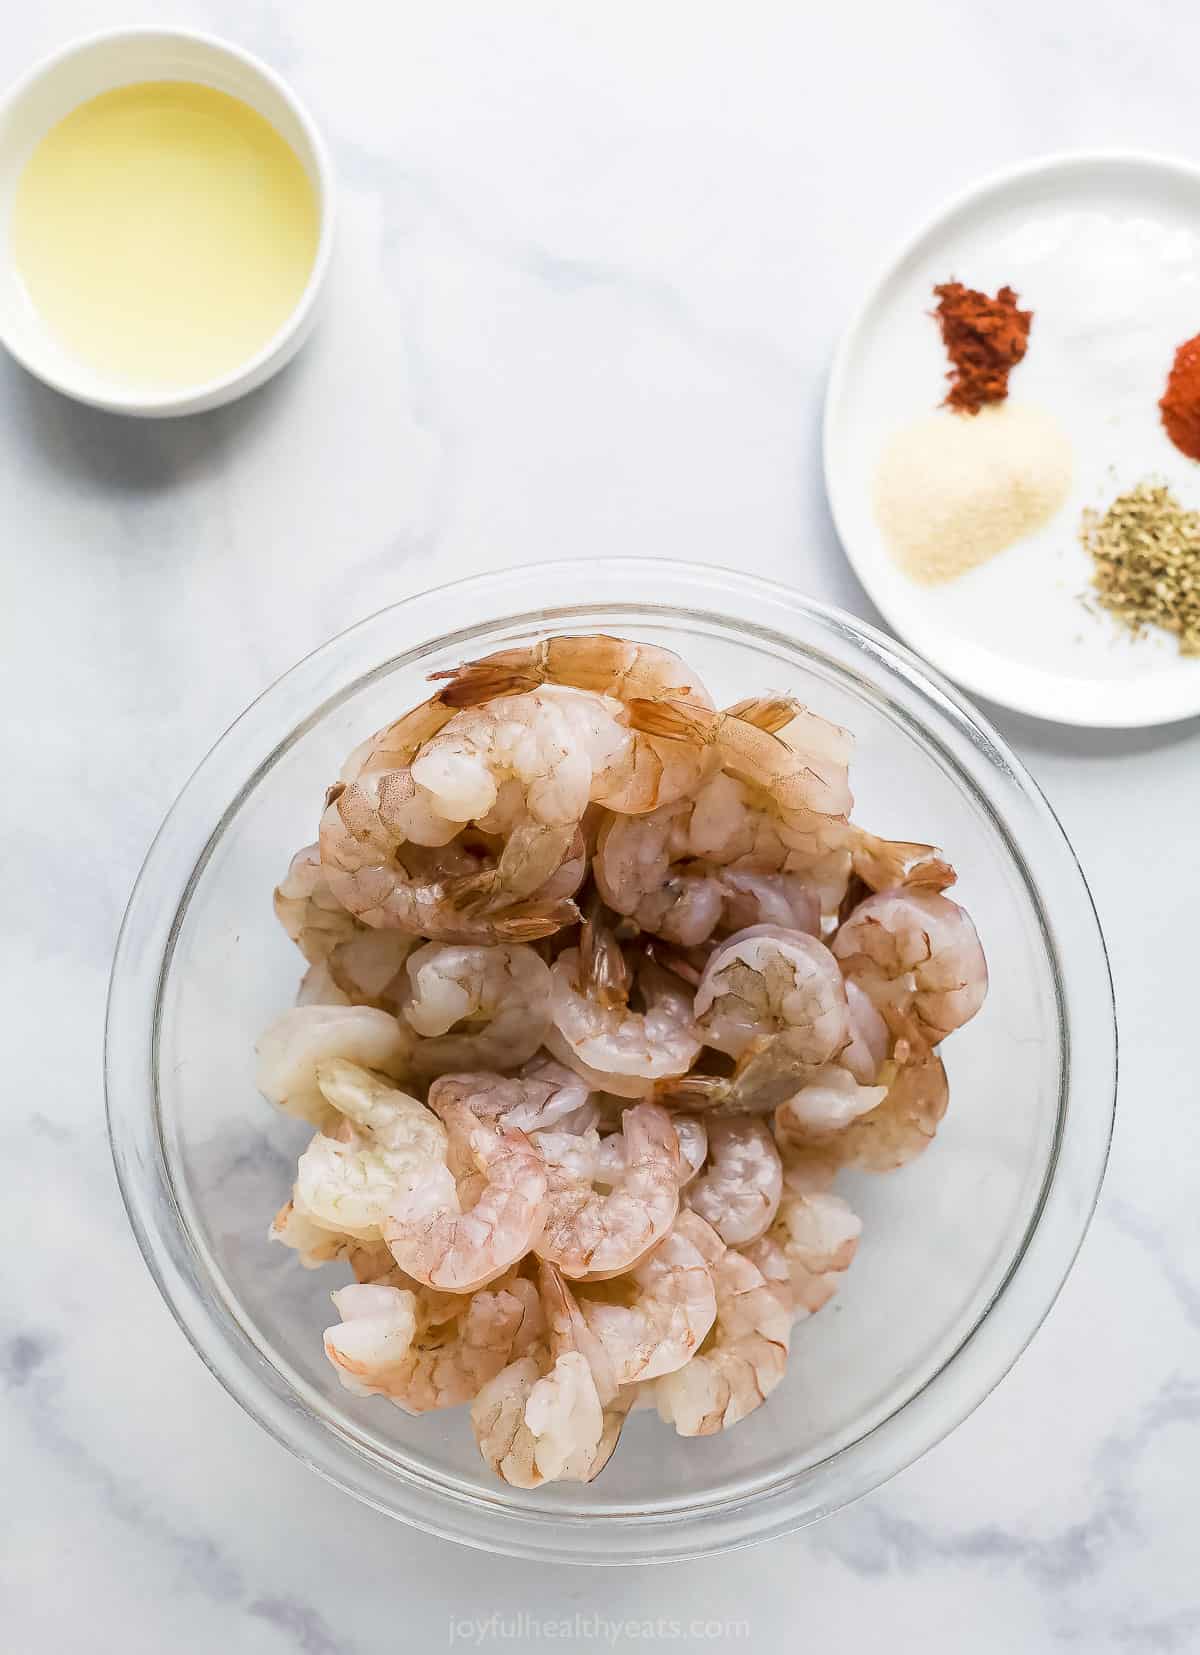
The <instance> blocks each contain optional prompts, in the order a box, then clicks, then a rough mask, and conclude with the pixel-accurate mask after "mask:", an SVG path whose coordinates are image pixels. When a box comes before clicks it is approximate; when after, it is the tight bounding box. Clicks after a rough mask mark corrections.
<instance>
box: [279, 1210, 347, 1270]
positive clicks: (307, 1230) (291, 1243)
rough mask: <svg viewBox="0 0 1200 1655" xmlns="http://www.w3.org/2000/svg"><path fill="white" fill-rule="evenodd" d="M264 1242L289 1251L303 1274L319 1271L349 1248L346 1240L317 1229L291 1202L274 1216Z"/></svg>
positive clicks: (327, 1231)
mask: <svg viewBox="0 0 1200 1655" xmlns="http://www.w3.org/2000/svg"><path fill="white" fill-rule="evenodd" d="M267 1239H268V1241H279V1242H282V1243H283V1245H284V1246H285V1247H290V1248H291V1250H292V1251H293V1252H294V1253H296V1254H297V1255H298V1256H299V1259H300V1263H301V1264H302V1265H303V1266H304V1268H305V1269H306V1270H319V1269H320V1267H321V1265H323V1264H330V1263H332V1261H333V1260H334V1259H337V1258H341V1257H342V1255H343V1253H344V1251H345V1249H346V1247H347V1246H349V1244H350V1237H349V1236H343V1235H334V1234H332V1233H331V1232H330V1231H329V1230H326V1229H323V1228H322V1227H321V1225H319V1224H314V1223H313V1221H312V1219H311V1218H309V1217H308V1215H307V1214H306V1213H304V1212H301V1211H300V1210H299V1209H298V1208H297V1206H296V1203H295V1202H294V1201H287V1202H285V1203H284V1205H283V1206H282V1207H280V1209H279V1211H278V1212H277V1213H276V1214H275V1217H274V1218H273V1219H272V1220H271V1228H270V1229H269V1230H268V1231H267Z"/></svg>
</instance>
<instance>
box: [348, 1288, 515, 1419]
mask: <svg viewBox="0 0 1200 1655" xmlns="http://www.w3.org/2000/svg"><path fill="white" fill-rule="evenodd" d="M332 1298H333V1302H334V1304H335V1306H336V1307H337V1310H338V1313H339V1314H340V1316H341V1318H342V1321H341V1324H340V1326H335V1327H331V1328H327V1329H326V1331H325V1354H326V1356H328V1358H329V1360H330V1361H331V1362H332V1363H333V1365H334V1367H335V1368H336V1369H337V1371H338V1377H339V1378H340V1379H341V1381H342V1383H343V1384H344V1385H345V1386H346V1388H347V1389H348V1390H352V1391H354V1392H355V1393H356V1394H357V1395H359V1396H372V1395H381V1396H386V1397H387V1398H388V1399H389V1400H390V1401H392V1402H394V1403H395V1404H396V1405H397V1406H398V1407H400V1408H403V1409H404V1410H405V1412H407V1413H413V1414H419V1413H426V1412H428V1411H429V1410H431V1409H435V1408H454V1407H458V1406H460V1405H461V1404H462V1403H464V1402H469V1401H470V1400H471V1399H472V1397H474V1396H475V1395H476V1393H477V1392H478V1391H479V1389H480V1387H481V1386H482V1385H484V1384H485V1383H486V1382H487V1381H488V1380H489V1379H491V1378H493V1377H494V1376H495V1375H496V1374H497V1373H499V1372H500V1370H501V1369H502V1368H504V1367H505V1366H506V1365H507V1364H508V1363H509V1362H511V1361H512V1360H513V1357H514V1356H517V1357H518V1358H520V1357H521V1356H522V1355H524V1354H525V1352H526V1351H527V1350H529V1349H531V1348H534V1347H535V1346H536V1345H537V1342H538V1340H539V1339H540V1337H541V1335H542V1331H543V1318H542V1314H541V1306H540V1303H539V1299H538V1294H537V1290H536V1289H535V1287H534V1284H533V1283H532V1282H530V1281H524V1280H522V1279H521V1278H520V1277H514V1279H513V1280H512V1281H510V1282H507V1283H504V1284H503V1285H501V1284H499V1283H497V1284H496V1285H495V1286H493V1287H490V1288H482V1289H480V1291H479V1292H477V1293H473V1294H472V1295H471V1297H470V1298H469V1299H460V1300H459V1301H458V1303H459V1309H458V1311H457V1313H456V1314H455V1315H453V1316H446V1315H445V1313H444V1307H443V1306H442V1305H441V1304H440V1303H439V1301H438V1300H437V1298H436V1296H434V1297H433V1298H432V1300H431V1302H430V1303H428V1304H427V1303H426V1300H425V1297H424V1295H422V1294H421V1293H419V1292H413V1291H411V1290H405V1289H402V1288H395V1287H390V1286H384V1285H378V1284H372V1285H370V1286H354V1287H344V1288H342V1289H341V1290H340V1291H339V1292H336V1293H334V1294H332Z"/></svg>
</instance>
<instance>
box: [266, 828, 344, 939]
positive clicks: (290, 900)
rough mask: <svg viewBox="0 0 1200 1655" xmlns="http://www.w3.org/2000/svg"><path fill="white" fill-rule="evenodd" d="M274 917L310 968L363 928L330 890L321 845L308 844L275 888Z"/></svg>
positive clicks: (298, 852) (294, 858)
mask: <svg viewBox="0 0 1200 1655" xmlns="http://www.w3.org/2000/svg"><path fill="white" fill-rule="evenodd" d="M274 904H275V914H276V917H277V919H278V920H279V923H280V925H282V926H283V928H284V930H285V931H286V932H287V934H288V936H289V937H290V938H291V940H292V941H293V942H294V943H295V944H296V947H297V948H298V949H299V950H300V952H301V953H302V954H303V955H304V958H305V959H306V960H307V961H308V962H309V964H310V965H312V964H314V963H315V962H316V961H317V960H323V959H326V958H327V957H328V955H329V954H330V953H332V951H333V950H334V949H335V948H336V947H337V946H338V944H339V943H343V942H346V941H348V940H349V939H350V938H351V937H353V936H355V935H356V934H357V932H358V931H359V929H360V927H359V924H358V921H357V920H356V919H355V918H354V916H353V914H349V913H347V912H346V910H345V908H343V907H342V905H341V903H340V902H339V901H338V900H337V898H336V897H335V896H334V895H333V892H332V891H331V890H330V889H329V882H328V880H327V879H326V877H325V871H324V869H323V868H322V867H321V850H320V846H319V845H305V847H304V849H303V850H298V851H297V852H296V854H295V856H293V857H292V860H291V861H290V862H289V864H288V871H287V873H286V874H285V875H284V877H283V878H282V879H281V880H280V882H279V884H278V885H277V886H276V887H275V896H274Z"/></svg>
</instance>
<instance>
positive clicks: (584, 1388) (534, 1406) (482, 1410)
mask: <svg viewBox="0 0 1200 1655" xmlns="http://www.w3.org/2000/svg"><path fill="white" fill-rule="evenodd" d="M542 1369H543V1364H542V1363H540V1362H539V1361H538V1360H537V1359H536V1358H535V1357H532V1356H526V1357H522V1358H521V1359H520V1360H518V1361H516V1362H512V1363H510V1364H509V1366H508V1367H506V1368H504V1369H503V1370H502V1371H501V1372H500V1373H498V1374H497V1375H496V1376H495V1378H494V1379H490V1380H489V1381H488V1382H487V1383H486V1384H485V1385H483V1386H481V1388H480V1390H479V1392H478V1394H477V1395H476V1397H475V1400H474V1401H473V1402H472V1404H471V1424H472V1427H473V1428H474V1431H475V1440H476V1442H477V1443H478V1444H479V1452H480V1453H481V1454H482V1455H483V1458H484V1461H485V1462H486V1464H487V1465H488V1466H490V1467H491V1469H492V1470H493V1471H494V1472H495V1473H496V1475H497V1476H498V1477H500V1478H501V1479H502V1480H503V1481H504V1482H506V1483H508V1484H510V1485H511V1486H512V1487H513V1488H537V1487H538V1486H539V1485H540V1484H541V1483H546V1482H560V1481H571V1482H589V1481H590V1480H591V1478H592V1477H593V1476H594V1475H595V1472H596V1460H597V1459H598V1458H599V1456H600V1452H601V1443H602V1440H603V1437H604V1410H603V1408H602V1407H601V1404H600V1397H599V1395H598V1393H597V1391H596V1382H595V1380H594V1378H593V1377H592V1372H591V1369H590V1368H589V1367H588V1364H587V1362H586V1360H585V1359H584V1358H583V1357H582V1356H581V1355H579V1354H578V1353H574V1352H570V1351H568V1352H566V1353H565V1354H564V1355H562V1356H560V1357H558V1358H557V1359H556V1360H555V1361H554V1363H553V1365H552V1366H551V1367H550V1368H549V1371H548V1372H545V1373H543V1371H542ZM605 1457H607V1456H605Z"/></svg>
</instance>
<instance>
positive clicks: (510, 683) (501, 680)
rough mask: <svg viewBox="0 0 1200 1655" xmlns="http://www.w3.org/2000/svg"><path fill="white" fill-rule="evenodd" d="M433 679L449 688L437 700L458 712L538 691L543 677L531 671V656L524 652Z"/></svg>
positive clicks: (453, 669)
mask: <svg viewBox="0 0 1200 1655" xmlns="http://www.w3.org/2000/svg"><path fill="white" fill-rule="evenodd" d="M429 679H430V682H431V683H436V682H438V681H441V682H443V683H444V684H445V688H444V689H441V690H439V691H438V692H437V695H436V697H435V700H437V701H440V702H441V703H442V705H443V706H446V707H454V708H456V709H461V708H463V707H480V706H482V705H483V703H484V702H485V701H494V700H496V699H497V698H498V697H500V696H506V695H524V694H525V693H526V692H527V691H529V690H535V689H537V687H538V685H539V684H540V683H541V681H542V680H541V675H540V674H539V673H537V672H531V671H530V669H529V654H528V651H527V650H523V649H514V650H500V651H499V653H498V654H496V655H489V656H488V657H487V658H486V660H482V661H464V662H463V664H462V666H458V667H448V668H446V669H445V670H444V671H442V672H431V673H430V674H429Z"/></svg>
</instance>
